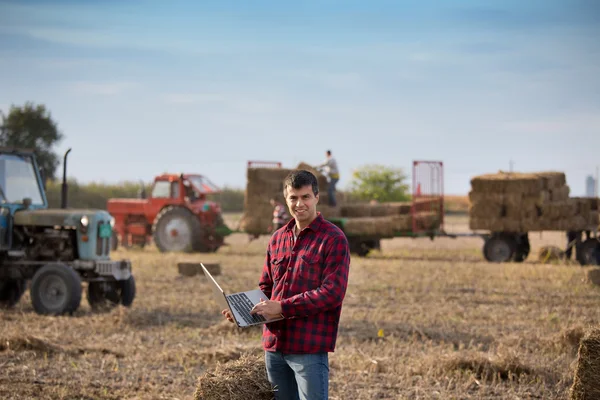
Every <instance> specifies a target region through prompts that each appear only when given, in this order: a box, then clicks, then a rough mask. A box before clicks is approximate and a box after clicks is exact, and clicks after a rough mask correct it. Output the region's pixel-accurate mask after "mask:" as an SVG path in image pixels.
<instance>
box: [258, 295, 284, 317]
mask: <svg viewBox="0 0 600 400" xmlns="http://www.w3.org/2000/svg"><path fill="white" fill-rule="evenodd" d="M250 314H252V315H254V314H258V315H262V316H263V317H265V319H266V320H270V319H275V318H281V317H282V316H283V315H282V314H281V303H280V302H278V301H274V300H264V299H260V303H258V304H257V305H255V306H254V308H253V309H252V310H251V311H250Z"/></svg>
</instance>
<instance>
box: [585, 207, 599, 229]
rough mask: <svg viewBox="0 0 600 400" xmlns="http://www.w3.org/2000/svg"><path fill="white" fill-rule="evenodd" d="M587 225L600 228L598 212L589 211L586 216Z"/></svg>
mask: <svg viewBox="0 0 600 400" xmlns="http://www.w3.org/2000/svg"><path fill="white" fill-rule="evenodd" d="M587 221H588V222H587V224H588V225H589V226H596V227H598V228H600V213H599V212H598V211H590V213H589V215H588V216H587Z"/></svg>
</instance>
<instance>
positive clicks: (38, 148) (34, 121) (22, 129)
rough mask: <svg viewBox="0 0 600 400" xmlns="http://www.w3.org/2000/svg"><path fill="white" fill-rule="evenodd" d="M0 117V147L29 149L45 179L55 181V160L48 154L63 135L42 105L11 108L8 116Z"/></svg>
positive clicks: (55, 157)
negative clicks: (0, 121)
mask: <svg viewBox="0 0 600 400" xmlns="http://www.w3.org/2000/svg"><path fill="white" fill-rule="evenodd" d="M0 115H2V125H0V146H5V147H19V148H27V149H32V150H34V152H35V155H36V158H37V161H38V164H39V165H40V168H41V169H42V170H43V171H44V174H45V176H46V177H47V178H49V179H52V180H54V179H55V178H56V168H57V167H58V165H59V163H60V159H59V156H58V155H57V154H56V153H54V151H53V150H52V148H53V146H54V145H56V144H58V143H59V142H60V141H61V140H62V138H63V135H62V134H61V133H60V132H59V131H58V127H57V125H56V122H54V121H53V120H52V118H51V116H50V113H49V112H48V111H47V110H46V107H45V106H44V105H41V104H39V105H35V104H33V103H30V102H28V103H26V104H25V105H24V106H22V107H17V106H14V105H13V106H11V108H10V111H9V112H8V115H4V114H3V113H2V112H0Z"/></svg>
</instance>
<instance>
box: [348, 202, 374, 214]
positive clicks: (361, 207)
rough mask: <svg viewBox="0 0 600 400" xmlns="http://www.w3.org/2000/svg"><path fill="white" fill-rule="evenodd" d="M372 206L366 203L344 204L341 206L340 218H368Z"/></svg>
mask: <svg viewBox="0 0 600 400" xmlns="http://www.w3.org/2000/svg"><path fill="white" fill-rule="evenodd" d="M372 208H373V206H372V205H370V204H367V203H356V204H344V205H343V206H341V214H342V217H349V218H354V217H370V216H371V209H372Z"/></svg>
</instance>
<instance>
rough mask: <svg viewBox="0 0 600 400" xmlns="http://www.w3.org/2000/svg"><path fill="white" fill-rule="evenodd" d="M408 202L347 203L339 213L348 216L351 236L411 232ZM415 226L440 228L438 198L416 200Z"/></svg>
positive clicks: (411, 222)
mask: <svg viewBox="0 0 600 400" xmlns="http://www.w3.org/2000/svg"><path fill="white" fill-rule="evenodd" d="M411 206H412V204H411V202H394V203H381V204H346V205H343V206H342V207H341V210H340V211H341V216H342V217H345V218H347V220H346V225H345V231H346V233H348V234H352V235H365V236H369V235H376V236H381V237H386V236H387V237H393V236H394V234H395V233H396V232H403V231H404V232H406V231H412V229H413V218H412V214H411ZM416 206H417V212H416V213H415V216H416V220H415V222H416V225H417V228H418V229H420V230H435V229H437V228H439V227H440V224H441V218H440V198H432V199H419V200H418V201H417V204H416Z"/></svg>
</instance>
